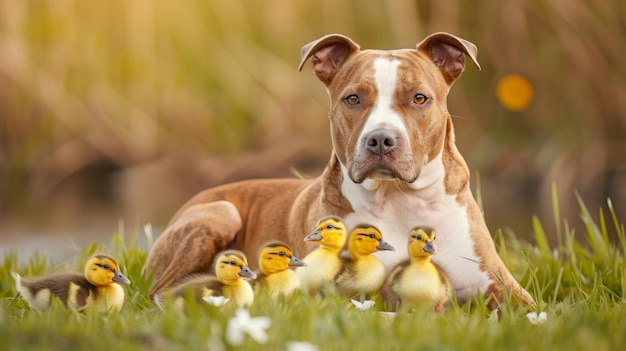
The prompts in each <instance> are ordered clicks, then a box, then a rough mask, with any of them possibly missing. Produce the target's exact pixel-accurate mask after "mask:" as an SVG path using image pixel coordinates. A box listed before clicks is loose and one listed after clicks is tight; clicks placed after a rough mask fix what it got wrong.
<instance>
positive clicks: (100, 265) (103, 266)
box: [96, 263, 111, 269]
mask: <svg viewBox="0 0 626 351" xmlns="http://www.w3.org/2000/svg"><path fill="white" fill-rule="evenodd" d="M96 266H98V267H100V268H104V269H111V267H109V265H108V264H100V263H96Z"/></svg>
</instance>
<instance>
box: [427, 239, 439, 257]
mask: <svg viewBox="0 0 626 351" xmlns="http://www.w3.org/2000/svg"><path fill="white" fill-rule="evenodd" d="M424 251H425V252H430V253H431V254H436V253H437V248H436V247H435V245H434V244H433V242H432V241H427V242H426V246H424Z"/></svg>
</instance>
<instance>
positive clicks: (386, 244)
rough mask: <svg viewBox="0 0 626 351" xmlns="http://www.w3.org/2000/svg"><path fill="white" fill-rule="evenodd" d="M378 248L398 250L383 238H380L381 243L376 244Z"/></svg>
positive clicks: (379, 249)
mask: <svg viewBox="0 0 626 351" xmlns="http://www.w3.org/2000/svg"><path fill="white" fill-rule="evenodd" d="M376 249H377V250H378V251H396V248H395V247H393V246H391V244H389V243H388V242H386V241H385V240H382V239H380V244H378V246H376Z"/></svg>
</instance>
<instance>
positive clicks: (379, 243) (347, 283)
mask: <svg viewBox="0 0 626 351" xmlns="http://www.w3.org/2000/svg"><path fill="white" fill-rule="evenodd" d="M383 250H389V251H394V250H395V248H394V247H393V246H391V245H390V244H388V243H387V242H386V241H385V240H383V235H382V234H381V233H380V231H379V230H378V229H377V228H376V227H373V226H371V225H367V224H362V225H359V226H357V227H355V228H354V229H353V230H352V232H350V237H349V239H348V252H349V253H350V257H346V258H343V259H342V263H343V266H342V268H341V271H340V272H339V273H338V274H337V276H336V277H335V285H336V286H337V290H338V291H339V293H340V294H342V295H344V296H348V297H355V296H360V299H361V302H363V301H364V299H365V298H366V297H367V298H369V297H371V296H372V295H374V294H376V293H378V292H379V291H380V289H381V288H382V287H383V284H384V283H385V278H386V271H385V266H384V265H383V264H382V262H380V260H379V259H378V258H377V257H376V256H374V255H372V254H373V253H374V252H376V251H383Z"/></svg>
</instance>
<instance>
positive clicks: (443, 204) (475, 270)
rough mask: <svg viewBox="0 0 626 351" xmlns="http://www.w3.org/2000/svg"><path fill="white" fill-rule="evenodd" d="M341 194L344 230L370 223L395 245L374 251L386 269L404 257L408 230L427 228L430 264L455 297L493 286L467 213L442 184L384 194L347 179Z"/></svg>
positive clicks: (381, 188)
mask: <svg viewBox="0 0 626 351" xmlns="http://www.w3.org/2000/svg"><path fill="white" fill-rule="evenodd" d="M436 161H437V160H434V161H433V162H436ZM388 188H389V187H388ZM343 190H344V195H346V197H347V198H348V199H349V201H350V203H351V205H352V208H353V209H354V213H351V214H350V215H348V216H347V217H346V218H345V221H346V224H347V226H348V228H352V227H354V226H355V225H357V224H360V223H368V224H371V225H374V226H376V227H377V228H378V229H380V230H381V233H382V234H383V237H384V239H385V240H386V241H387V242H389V243H390V244H391V245H393V246H394V247H395V249H396V251H382V252H377V253H376V255H377V256H378V258H380V260H381V261H382V262H383V264H384V265H385V267H386V268H387V270H388V271H389V270H390V269H391V268H393V267H394V266H395V265H396V264H398V263H399V262H401V261H403V260H405V259H408V249H407V242H408V235H409V232H410V230H411V229H413V228H414V227H416V226H428V227H431V228H433V229H435V231H436V233H437V243H438V246H439V252H438V253H437V254H436V255H434V256H433V258H432V260H433V261H434V262H435V263H437V264H438V265H439V266H440V267H441V268H443V269H444V271H445V272H446V273H447V274H448V276H449V278H450V281H451V283H452V286H453V288H454V289H455V290H456V292H457V295H460V296H464V295H465V294H466V293H473V292H477V291H481V292H485V291H486V290H487V288H488V287H489V285H490V284H491V283H492V282H491V280H490V279H489V277H488V276H487V274H486V273H485V272H484V271H483V270H481V269H480V267H479V263H478V262H479V261H480V259H479V257H478V256H477V255H476V252H475V249H474V243H473V241H472V238H471V236H470V223H469V219H468V216H467V209H466V208H465V207H464V206H462V205H461V204H459V203H458V202H457V201H456V197H455V196H451V195H447V194H445V189H444V187H443V181H441V184H439V183H438V182H435V183H433V184H432V185H431V186H430V187H428V189H424V190H405V191H400V190H397V191H391V190H390V189H386V193H382V192H383V191H384V190H385V189H384V188H383V187H381V186H379V187H378V189H376V188H374V189H371V190H370V189H366V188H364V187H363V186H362V185H360V184H354V183H351V184H350V183H349V181H348V182H347V183H346V182H344V186H343Z"/></svg>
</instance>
